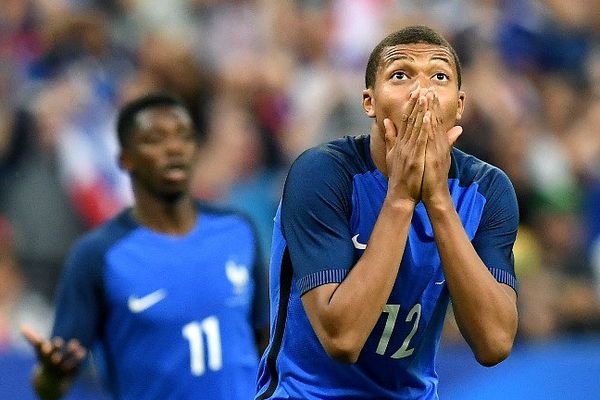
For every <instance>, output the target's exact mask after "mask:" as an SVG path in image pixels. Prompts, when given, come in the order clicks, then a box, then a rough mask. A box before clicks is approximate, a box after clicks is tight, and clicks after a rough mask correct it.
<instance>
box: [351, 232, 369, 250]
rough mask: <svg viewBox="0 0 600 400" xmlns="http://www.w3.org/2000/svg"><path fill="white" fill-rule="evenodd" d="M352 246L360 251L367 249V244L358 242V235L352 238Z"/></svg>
mask: <svg viewBox="0 0 600 400" xmlns="http://www.w3.org/2000/svg"><path fill="white" fill-rule="evenodd" d="M352 244H353V245H354V247H355V248H357V249H358V250H364V249H366V248H367V245H366V244H363V243H360V242H359V241H358V235H354V236H353V237H352Z"/></svg>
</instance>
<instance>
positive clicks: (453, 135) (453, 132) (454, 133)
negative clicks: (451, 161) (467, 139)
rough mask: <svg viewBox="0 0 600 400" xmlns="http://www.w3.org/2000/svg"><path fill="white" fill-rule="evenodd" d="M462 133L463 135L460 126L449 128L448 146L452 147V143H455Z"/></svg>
mask: <svg viewBox="0 0 600 400" xmlns="http://www.w3.org/2000/svg"><path fill="white" fill-rule="evenodd" d="M462 133H463V128H462V126H454V127H452V128H450V130H449V131H448V132H447V136H448V144H449V145H450V146H453V145H454V143H456V140H457V139H458V138H459V137H460V135H462Z"/></svg>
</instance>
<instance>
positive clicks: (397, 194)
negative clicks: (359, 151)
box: [383, 87, 433, 204]
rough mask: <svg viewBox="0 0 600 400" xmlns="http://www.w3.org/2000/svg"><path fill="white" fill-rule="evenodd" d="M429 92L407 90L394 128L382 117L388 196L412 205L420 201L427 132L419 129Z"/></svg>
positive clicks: (429, 95)
mask: <svg viewBox="0 0 600 400" xmlns="http://www.w3.org/2000/svg"><path fill="white" fill-rule="evenodd" d="M429 92H430V91H429V90H428V89H421V88H419V87H417V88H416V89H415V90H413V91H412V92H411V93H410V98H409V101H408V103H407V104H406V107H405V109H404V110H403V112H402V117H401V121H400V124H399V125H398V127H396V125H395V124H394V123H393V122H392V120H391V119H389V118H386V119H384V120H383V125H384V128H385V146H386V164H387V165H386V166H387V171H388V196H390V198H391V199H392V200H409V201H411V202H413V203H414V204H416V203H418V202H419V200H421V185H422V181H423V173H424V169H425V149H426V145H427V132H426V131H424V130H423V129H421V128H422V126H423V118H424V116H425V114H426V112H427V109H428V103H429V101H430V99H431V100H432V99H433V95H431V94H429ZM428 97H429V98H428Z"/></svg>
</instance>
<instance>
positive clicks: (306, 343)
mask: <svg viewBox="0 0 600 400" xmlns="http://www.w3.org/2000/svg"><path fill="white" fill-rule="evenodd" d="M448 186H449V189H450V193H451V195H452V199H453V201H454V205H455V207H456V210H457V212H458V215H459V216H460V219H461V221H462V223H463V226H464V229H465V231H466V233H467V235H468V237H469V239H470V240H471V242H472V244H473V246H474V248H475V250H476V251H477V253H478V254H479V256H480V257H481V259H482V260H483V262H484V263H485V265H486V266H487V267H488V269H489V271H490V273H491V274H492V275H493V276H494V277H495V278H496V279H497V280H498V281H499V282H501V283H504V284H507V285H510V286H511V287H513V288H515V287H516V279H515V274H514V268H513V256H512V247H513V243H514V241H515V238H516V232H517V225H518V211H517V202H516V197H515V193H514V189H513V187H512V185H511V183H510V181H509V180H508V178H507V177H506V175H505V174H504V173H503V172H502V171H500V170H499V169H498V168H495V167H493V166H491V165H489V164H486V163H484V162H482V161H480V160H478V159H476V158H474V157H472V156H469V155H467V154H465V153H463V152H461V151H459V150H457V149H453V150H452V164H451V169H450V172H449V178H448ZM386 193H387V180H386V178H385V177H384V176H383V175H382V174H381V172H380V171H379V170H377V168H376V167H375V165H374V163H373V161H372V159H371V156H370V150H369V136H359V137H345V138H342V139H338V140H335V141H333V142H330V143H328V144H325V145H322V146H320V147H317V148H314V149H311V150H308V151H307V152H305V153H304V154H303V155H301V156H300V157H299V158H298V160H296V162H295V163H294V165H293V166H292V168H291V169H290V172H289V175H288V178H287V180H286V184H285V188H284V193H283V197H282V202H281V205H280V209H279V211H278V213H277V216H276V218H275V227H274V232H273V245H272V258H271V272H270V297H271V336H270V343H269V346H268V348H267V350H266V352H265V354H264V355H263V358H262V360H261V363H260V367H259V376H258V391H257V395H256V399H319V400H324V399H344V400H348V399H437V398H438V396H437V382H438V377H437V374H436V372H435V368H434V365H435V355H436V352H437V349H438V346H439V341H440V335H441V331H442V326H443V323H444V317H445V315H446V310H447V306H448V302H449V295H448V289H447V287H446V284H445V280H444V273H443V269H442V265H441V261H440V256H439V253H438V250H437V247H436V243H435V240H434V236H433V229H432V226H431V222H430V220H429V218H428V216H427V212H426V210H425V207H424V206H423V204H422V203H419V204H418V205H417V207H416V209H415V212H414V215H413V218H412V221H411V225H410V229H409V234H408V240H407V243H406V249H405V252H404V255H403V258H402V262H401V266H400V270H399V273H398V275H397V276H396V277H390V279H395V284H394V287H393V289H392V292H391V294H390V296H389V299H388V301H387V304H386V305H385V307H384V309H383V310H382V313H381V317H380V318H379V321H378V322H377V324H376V325H375V327H374V328H373V331H372V332H371V334H370V336H369V337H368V339H367V341H366V343H365V345H364V347H363V349H362V351H361V353H360V356H359V358H358V361H357V362H356V363H355V364H342V363H339V362H337V361H335V360H333V359H331V358H330V357H329V356H328V355H327V354H326V352H325V351H324V349H323V347H322V345H321V343H320V342H319V340H318V338H317V336H316V335H315V333H314V331H313V329H312V327H311V325H310V322H309V320H308V317H307V315H306V313H305V311H304V308H303V306H302V302H301V296H302V295H303V294H304V293H306V292H308V291H310V290H311V289H313V288H315V287H317V286H319V285H323V284H327V283H340V282H342V281H343V280H344V278H345V277H346V275H347V274H348V272H349V271H350V270H351V268H352V266H353V265H354V264H355V263H356V262H357V260H358V259H359V258H360V257H361V255H362V253H363V252H364V250H365V248H366V243H367V242H368V240H369V236H370V235H371V231H372V230H373V226H374V224H375V221H376V220H377V217H378V215H379V212H380V210H381V206H382V204H383V201H384V198H385V196H386ZM348 312H352V310H348Z"/></svg>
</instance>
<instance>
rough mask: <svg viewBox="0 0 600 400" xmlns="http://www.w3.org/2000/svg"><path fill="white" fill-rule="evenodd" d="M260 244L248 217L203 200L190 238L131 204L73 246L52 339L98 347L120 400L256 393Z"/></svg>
mask: <svg viewBox="0 0 600 400" xmlns="http://www.w3.org/2000/svg"><path fill="white" fill-rule="evenodd" d="M260 263H261V255H260V254H259V245H258V243H257V240H256V235H255V233H254V230H253V227H252V225H251V224H250V223H249V222H248V221H247V220H246V219H245V218H244V217H242V216H240V215H238V214H235V213H231V212H225V211H221V210H216V209H212V208H209V207H207V206H203V205H200V204H198V220H197V222H196V224H195V226H194V228H193V229H192V230H191V231H190V232H189V233H188V234H186V235H183V236H169V235H166V234H162V233H158V232H155V231H152V230H150V229H148V228H146V227H144V226H141V225H139V224H137V223H136V222H135V220H134V219H133V218H132V217H131V215H130V210H125V211H124V212H123V213H121V214H120V215H119V216H117V217H116V218H114V219H113V220H111V221H109V222H107V223H106V224H104V225H103V226H102V227H100V228H99V229H97V230H95V231H93V232H91V233H90V234H88V235H86V236H85V237H83V238H82V239H81V240H80V241H79V242H78V243H77V244H76V245H75V247H74V249H73V251H72V252H71V255H70V258H69V260H68V261H67V265H66V267H65V271H64V276H63V279H62V281H61V286H60V288H59V292H58V298H57V310H56V321H55V326H54V331H53V335H54V336H60V337H62V338H64V339H65V340H68V339H71V338H77V339H78V340H79V341H80V342H82V343H83V345H84V346H86V347H87V348H94V347H96V345H97V344H99V347H100V348H101V349H102V357H100V358H101V359H104V360H105V362H106V380H107V384H108V386H109V388H110V391H111V392H112V394H113V395H114V397H115V398H117V399H127V400H129V399H131V400H143V399H165V400H166V399H178V400H180V399H228V400H229V399H243V398H251V397H252V396H253V395H254V393H255V383H256V370H257V365H258V355H257V354H256V350H255V349H256V346H255V342H254V332H253V328H259V327H263V326H266V324H267V323H268V321H267V319H268V310H267V306H268V305H267V301H266V298H267V294H266V283H265V282H264V281H265V279H262V276H263V275H265V274H264V273H263V270H262V267H261V265H260Z"/></svg>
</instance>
